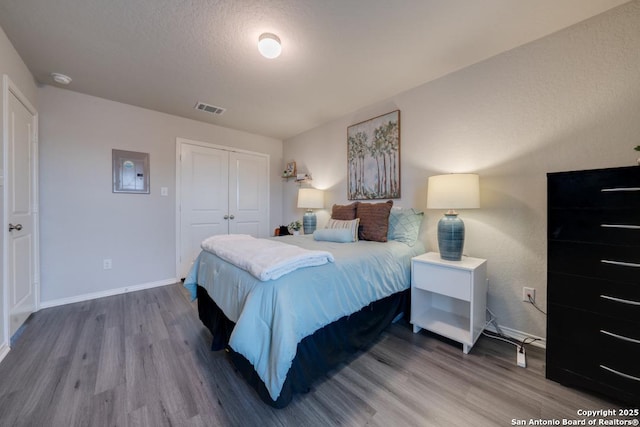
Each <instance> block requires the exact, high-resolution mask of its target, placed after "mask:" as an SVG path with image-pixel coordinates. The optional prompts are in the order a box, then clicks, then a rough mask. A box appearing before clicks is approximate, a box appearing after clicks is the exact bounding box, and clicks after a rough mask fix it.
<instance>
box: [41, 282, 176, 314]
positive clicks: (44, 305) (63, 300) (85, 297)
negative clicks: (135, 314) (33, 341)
mask: <svg viewBox="0 0 640 427" xmlns="http://www.w3.org/2000/svg"><path fill="white" fill-rule="evenodd" d="M179 281H180V279H165V280H159V281H157V282H150V283H143V284H141V285H134V286H126V287H124V288H117V289H109V290H107V291H101V292H93V293H90V294H82V295H77V296H73V297H69V298H60V299H55V300H51V301H40V307H39V308H40V309H43V308H50V307H58V306H60V305H66V304H73V303H76V302H83V301H89V300H92V299H97V298H104V297H110V296H113V295H120V294H126V293H128V292H135V291H141V290H143V289H151V288H157V287H160V286H167V285H173V284H174V283H178V282H179Z"/></svg>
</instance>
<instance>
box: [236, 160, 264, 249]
mask: <svg viewBox="0 0 640 427" xmlns="http://www.w3.org/2000/svg"><path fill="white" fill-rule="evenodd" d="M268 203H269V181H268V172H267V158H266V157H265V156H260V155H254V154H251V153H229V233H233V234H249V235H251V236H254V237H267V236H269V230H268V228H269V217H268V212H269V210H268Z"/></svg>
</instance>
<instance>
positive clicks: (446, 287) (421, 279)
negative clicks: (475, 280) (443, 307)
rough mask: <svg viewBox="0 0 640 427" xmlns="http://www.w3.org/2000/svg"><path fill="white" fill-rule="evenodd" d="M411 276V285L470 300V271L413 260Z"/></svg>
mask: <svg viewBox="0 0 640 427" xmlns="http://www.w3.org/2000/svg"><path fill="white" fill-rule="evenodd" d="M411 278H412V279H411V280H412V282H413V286H414V287H416V288H418V289H423V290H425V291H431V292H435V293H437V294H440V295H446V296H448V297H452V298H457V299H460V300H463V301H470V300H471V272H470V271H466V270H458V269H454V268H446V267H441V266H434V265H432V264H428V263H422V262H414V263H413V270H412V273H411Z"/></svg>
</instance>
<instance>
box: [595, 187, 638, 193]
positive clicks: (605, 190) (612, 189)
mask: <svg viewBox="0 0 640 427" xmlns="http://www.w3.org/2000/svg"><path fill="white" fill-rule="evenodd" d="M600 191H601V192H603V193H610V192H613V191H640V187H617V188H603V189H601V190H600Z"/></svg>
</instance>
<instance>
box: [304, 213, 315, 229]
mask: <svg viewBox="0 0 640 427" xmlns="http://www.w3.org/2000/svg"><path fill="white" fill-rule="evenodd" d="M302 227H303V228H304V234H313V232H314V231H316V214H314V213H313V212H312V211H307V212H305V213H304V215H303V216H302Z"/></svg>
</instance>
